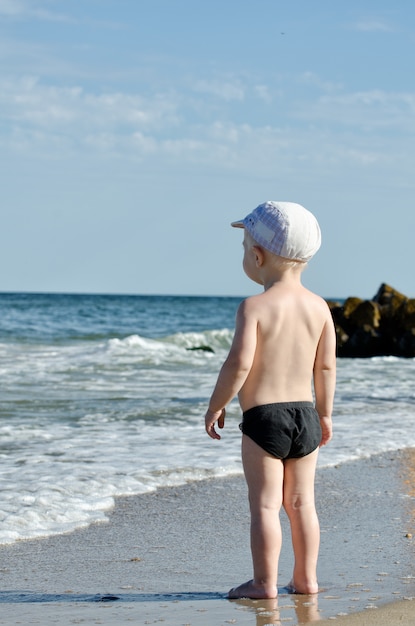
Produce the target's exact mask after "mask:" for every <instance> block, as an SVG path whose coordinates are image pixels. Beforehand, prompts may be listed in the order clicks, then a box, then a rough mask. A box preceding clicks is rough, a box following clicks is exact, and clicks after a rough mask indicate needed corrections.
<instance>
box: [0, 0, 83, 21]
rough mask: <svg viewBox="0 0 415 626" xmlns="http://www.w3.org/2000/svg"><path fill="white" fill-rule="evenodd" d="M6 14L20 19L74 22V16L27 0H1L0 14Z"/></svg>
mask: <svg viewBox="0 0 415 626" xmlns="http://www.w3.org/2000/svg"><path fill="white" fill-rule="evenodd" d="M1 15H3V16H6V17H11V18H18V19H30V18H35V19H39V20H45V21H48V22H74V21H75V20H73V18H71V17H69V16H67V15H63V14H61V13H56V12H54V11H49V10H48V9H46V8H44V6H40V4H38V5H37V6H36V5H34V3H33V2H28V1H27V0H0V16H1Z"/></svg>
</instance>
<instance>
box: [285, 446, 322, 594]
mask: <svg viewBox="0 0 415 626" xmlns="http://www.w3.org/2000/svg"><path fill="white" fill-rule="evenodd" d="M317 456H318V449H317V450H315V451H314V452H312V453H311V454H308V455H307V456H304V457H302V458H300V459H287V460H286V461H285V462H284V466H285V473H284V501H283V503H284V508H285V510H286V512H287V515H288V518H289V520H290V525H291V535H292V542H293V548H294V558H295V563H294V573H293V578H292V581H291V583H290V584H291V586H292V587H293V590H295V591H296V592H297V593H317V592H318V584H317V559H318V550H319V545H320V527H319V523H318V517H317V512H316V508H315V504H314V477H315V470H316V464H317Z"/></svg>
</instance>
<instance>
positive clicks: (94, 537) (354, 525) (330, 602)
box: [0, 450, 415, 626]
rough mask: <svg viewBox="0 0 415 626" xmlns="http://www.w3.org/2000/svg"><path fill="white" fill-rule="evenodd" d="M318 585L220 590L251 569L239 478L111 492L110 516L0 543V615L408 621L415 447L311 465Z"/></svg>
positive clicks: (97, 620)
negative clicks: (242, 595) (313, 589)
mask: <svg viewBox="0 0 415 626" xmlns="http://www.w3.org/2000/svg"><path fill="white" fill-rule="evenodd" d="M316 492H317V504H318V511H319V517H320V524H321V549H320V560H319V584H320V592H319V593H318V594H317V595H316V596H299V595H298V596H297V595H290V594H288V593H286V591H285V590H284V588H283V587H284V584H287V583H288V582H289V580H290V577H291V571H292V554H291V546H290V536H289V528H288V522H287V519H286V517H285V514H283V513H282V515H281V518H282V525H283V536H284V542H283V550H282V554H281V559H280V568H279V569H280V571H279V585H280V586H279V597H278V600H277V601H271V600H269V601H263V600H261V601H252V600H235V601H229V600H227V599H226V593H227V591H228V589H229V588H230V587H232V586H234V585H236V584H239V583H241V582H243V581H244V580H247V579H249V578H250V577H251V560H250V552H249V514H248V505H247V498H246V487H245V483H244V480H243V478H242V477H240V476H237V477H233V478H223V479H215V480H208V481H201V482H195V483H189V484H187V485H183V486H180V487H175V488H166V489H160V490H158V491H156V492H153V493H149V494H144V495H140V496H132V497H126V498H119V499H117V500H116V506H115V507H114V510H113V511H112V512H111V513H110V515H109V522H108V523H105V524H96V525H93V526H90V527H88V528H86V529H84V530H79V531H77V532H74V533H71V534H67V535H59V536H55V537H50V538H45V539H38V540H35V541H22V542H18V543H16V544H13V545H10V546H1V547H0V558H1V562H0V580H1V592H0V603H1V606H0V624H41V625H42V626H48V625H52V624H58V625H59V624H61V625H63V624H104V625H105V624H108V625H117V626H118V625H122V624H132V623H134V624H168V625H172V626H179V625H180V626H181V625H185V624H189V625H192V626H202V625H203V626H210V625H212V626H213V625H214V626H216V625H222V624H223V625H225V624H236V625H239V626H245V625H246V626H248V625H249V626H270V625H271V624H272V625H277V624H278V625H284V624H290V625H293V626H296V625H297V624H304V623H308V622H312V621H319V625H321V626H323V625H324V624H325V623H326V621H327V623H333V619H334V620H335V621H337V622H338V623H339V624H345V625H348V626H350V625H355V624H359V625H363V626H370V625H372V624H373V625H374V624H376V625H382V624H384V625H387V626H394V625H395V624H396V625H397V624H399V626H406V625H408V626H409V624H411V625H413V624H414V623H415V601H414V600H415V561H414V552H415V543H414V541H415V539H413V537H415V451H414V450H405V451H398V452H390V453H385V454H382V455H379V456H375V457H371V458H369V459H365V460H359V461H354V462H349V463H346V464H344V465H341V466H338V467H331V468H323V469H319V470H318V475H317V483H316Z"/></svg>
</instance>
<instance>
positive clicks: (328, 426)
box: [320, 417, 333, 448]
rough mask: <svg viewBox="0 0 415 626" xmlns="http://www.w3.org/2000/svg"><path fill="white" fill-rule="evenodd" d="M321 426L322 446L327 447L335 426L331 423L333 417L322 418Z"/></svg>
mask: <svg viewBox="0 0 415 626" xmlns="http://www.w3.org/2000/svg"><path fill="white" fill-rule="evenodd" d="M320 426H321V433H322V434H321V441H320V448H321V446H325V445H326V443H328V442H329V441H330V439H331V438H332V435H333V424H332V421H331V417H320Z"/></svg>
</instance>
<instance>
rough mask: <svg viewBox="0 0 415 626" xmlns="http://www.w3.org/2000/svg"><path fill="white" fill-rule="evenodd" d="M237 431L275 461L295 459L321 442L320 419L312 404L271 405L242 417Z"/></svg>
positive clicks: (284, 403) (307, 452)
mask: <svg viewBox="0 0 415 626" xmlns="http://www.w3.org/2000/svg"><path fill="white" fill-rule="evenodd" d="M239 428H240V429H241V431H242V432H243V433H244V435H247V436H248V437H250V439H252V440H253V441H255V443H257V444H258V445H259V446H261V448H262V449H263V450H265V452H268V453H269V454H271V455H272V456H275V457H276V458H277V459H297V458H300V457H303V456H306V455H307V454H310V452H313V451H314V450H315V449H316V448H317V447H318V446H319V444H320V441H321V426H320V419H319V416H318V413H317V411H316V409H315V408H314V405H313V403H312V402H274V403H272V404H263V405H261V406H255V407H253V408H252V409H249V410H248V411H245V412H244V414H243V419H242V423H241V424H240V425H239Z"/></svg>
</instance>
